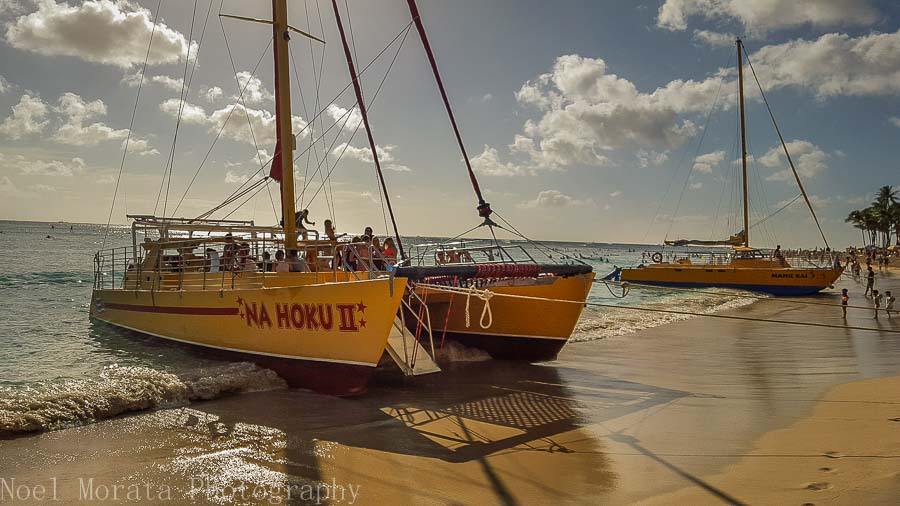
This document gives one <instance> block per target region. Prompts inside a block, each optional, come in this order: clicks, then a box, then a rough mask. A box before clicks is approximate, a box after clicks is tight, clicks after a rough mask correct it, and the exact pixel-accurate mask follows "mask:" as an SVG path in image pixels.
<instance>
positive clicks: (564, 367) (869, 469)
mask: <svg viewBox="0 0 900 506" xmlns="http://www.w3.org/2000/svg"><path fill="white" fill-rule="evenodd" d="M898 281H900V279H898V278H897V277H896V276H892V277H887V278H882V279H880V280H879V284H880V285H881V286H879V288H880V289H886V288H887V289H890V288H893V289H898V288H900V282H898ZM842 283H843V284H844V285H845V286H849V287H850V288H851V294H852V296H853V299H852V303H853V304H858V305H865V304H867V303H868V302H867V301H866V300H865V299H863V297H862V296H861V294H862V292H863V287H862V286H861V285H857V284H856V283H855V282H853V281H849V280H845V281H843V282H842ZM839 287H840V286H839ZM816 300H822V301H836V300H837V296H836V295H835V294H834V293H832V294H831V295H823V296H820V297H818V298H817V299H816ZM729 314H735V315H741V316H752V317H759V318H776V319H780V320H793V321H815V322H822V323H831V324H835V325H841V324H842V320H841V317H840V309H839V308H836V307H825V306H811V305H804V304H799V303H796V302H793V301H790V300H784V299H781V300H779V301H761V302H758V303H754V304H752V305H750V306H745V307H743V308H739V309H735V310H731V311H729ZM871 316H872V315H871V312H870V311H862V310H851V312H850V317H849V319H848V324H850V325H855V326H860V327H872V328H881V329H893V330H900V317H897V316H895V318H894V319H893V320H892V321H891V320H888V319H887V318H885V317H884V316H882V318H881V319H879V320H877V321H876V320H873V319H872V317H871ZM898 374H900V334H896V333H889V332H870V331H862V330H847V329H840V328H834V329H822V328H811V327H799V326H787V325H774V324H770V323H763V322H748V321H733V320H721V319H711V318H694V319H691V320H687V321H681V322H676V323H672V324H669V325H665V326H662V327H658V328H653V329H646V330H642V331H640V332H638V333H634V334H629V335H624V336H619V337H615V338H608V339H604V340H600V341H593V342H582V343H572V344H570V345H568V346H567V347H566V348H565V349H564V350H563V353H562V354H561V355H560V358H559V360H558V361H556V362H554V363H551V364H544V365H525V364H513V363H502V362H476V363H468V364H458V365H457V366H455V367H453V368H452V370H450V371H448V372H447V373H445V374H441V375H437V376H431V377H423V378H418V379H417V380H416V381H411V382H407V383H406V384H403V382H399V381H397V380H396V379H392V378H383V382H382V383H381V384H379V385H377V386H376V387H374V388H373V389H372V390H371V391H370V393H369V394H368V395H366V396H365V397H362V398H358V399H335V398H330V397H324V396H320V395H316V394H312V393H309V392H303V391H291V390H279V391H270V392H260V393H250V394H242V395H235V396H231V397H226V398H222V399H218V400H214V401H208V402H197V403H193V404H191V405H189V406H186V407H180V408H173V409H165V410H157V411H153V412H149V413H139V414H135V415H131V416H126V417H119V418H114V419H111V420H106V421H102V422H99V423H96V424H92V425H89V426H83V427H75V428H71V429H66V430H60V431H55V432H49V433H45V434H39V435H33V436H27V437H20V438H16V439H11V440H7V441H0V478H5V479H6V480H7V482H9V480H11V479H13V478H15V480H16V482H15V484H16V485H17V486H19V490H22V491H24V490H25V489H22V488H21V486H26V487H31V489H32V490H33V487H34V486H35V485H43V486H45V488H47V489H48V491H52V492H54V493H55V496H54V498H56V499H58V500H60V501H72V500H75V499H79V498H82V499H84V498H86V497H85V495H84V494H85V493H91V492H92V491H93V493H94V494H95V495H94V496H93V499H94V500H98V499H99V494H104V493H105V494H107V495H109V496H110V497H111V494H112V493H114V492H116V493H117V494H118V498H119V499H127V498H128V497H127V494H129V493H132V495H131V496H130V497H131V498H137V499H144V500H154V502H160V500H163V501H164V500H166V499H169V498H171V500H172V501H173V503H183V502H188V501H191V500H193V501H195V502H197V503H201V504H202V503H219V504H225V503H238V504H278V503H281V502H284V503H296V504H308V503H316V502H317V500H319V499H323V500H324V499H325V498H326V495H327V497H328V502H330V503H332V504H349V503H353V504H379V503H384V502H387V501H391V502H403V503H408V502H415V503H422V504H598V503H603V504H629V503H634V502H639V501H648V502H651V503H654V504H657V503H660V504H667V503H676V504H684V503H689V504H706V503H709V504H717V503H726V504H728V503H731V504H743V503H796V504H802V503H815V504H824V503H833V504H851V503H852V504H860V503H877V502H880V501H881V500H883V499H884V498H887V497H897V494H898V493H900V492H898V489H897V486H898V483H900V480H898V476H897V472H898V471H897V470H898V469H900V467H898V464H900V462H898V461H900V458H898V455H900V444H898V429H900V422H897V421H895V420H891V419H893V418H897V417H900V398H898V397H900V394H898V391H900V388H898V387H900V380H898V379H896V378H894V379H875V380H869V378H882V377H890V376H896V375H898ZM829 452H834V453H829ZM826 467H827V468H829V469H828V470H827V471H826V470H824V468H826ZM54 478H55V479H56V481H55V482H54V481H52V480H53V479H54ZM91 478H93V482H88V480H89V479H91ZM79 480H81V481H79ZM54 485H55V488H52V487H53V486H54ZM242 487H243V488H242ZM254 494H255V495H254ZM288 494H290V498H289V499H288V497H287V496H288ZM3 502H6V501H3ZM43 502H47V501H46V500H45V501H43ZM320 502H324V501H320Z"/></svg>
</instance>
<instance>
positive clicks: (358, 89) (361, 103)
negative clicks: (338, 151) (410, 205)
mask: <svg viewBox="0 0 900 506" xmlns="http://www.w3.org/2000/svg"><path fill="white" fill-rule="evenodd" d="M331 6H332V7H333V8H334V18H335V21H337V25H338V31H339V32H340V34H341V43H342V44H343V46H344V56H345V57H346V58H347V68H348V69H349V70H350V79H352V80H353V91H354V92H355V93H356V104H357V107H359V114H360V116H362V120H363V125H365V127H366V137H368V139H369V148H370V149H371V150H372V159H373V160H374V161H375V172H376V173H377V174H378V180H379V181H380V182H381V190H382V192H383V194H384V201H385V203H387V210H388V214H389V215H390V216H391V224H392V225H393V227H394V236H395V237H396V238H397V251H398V252H399V253H400V259H401V260H405V259H406V253H405V252H404V251H403V242H401V241H400V231H399V230H398V229H397V219H396V218H395V217H394V208H393V206H391V196H390V195H389V194H388V189H387V185H386V184H385V183H384V172H382V170H381V160H379V158H378V149H377V148H376V145H375V138H374V137H373V136H372V127H371V125H370V124H369V113H368V111H367V110H366V102H365V100H363V94H362V86H361V85H360V83H359V75H358V74H357V73H356V66H355V65H354V64H353V55H352V53H351V52H350V45H349V44H348V43H347V34H346V33H344V24H343V23H342V22H341V11H340V9H338V4H337V0H331ZM348 16H349V11H348Z"/></svg>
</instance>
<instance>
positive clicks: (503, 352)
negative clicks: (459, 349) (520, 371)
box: [435, 331, 568, 362]
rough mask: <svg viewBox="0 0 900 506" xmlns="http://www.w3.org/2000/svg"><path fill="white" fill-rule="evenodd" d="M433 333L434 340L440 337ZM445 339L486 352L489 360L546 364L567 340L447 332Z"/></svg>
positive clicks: (553, 358)
mask: <svg viewBox="0 0 900 506" xmlns="http://www.w3.org/2000/svg"><path fill="white" fill-rule="evenodd" d="M440 335H441V334H440V332H436V333H435V339H438V338H439V337H440ZM447 339H450V340H453V341H456V342H458V343H460V344H462V345H463V346H466V347H469V348H476V349H479V350H482V351H484V352H486V353H487V354H488V355H490V356H491V358H494V359H498V360H518V361H522V362H547V361H550V360H556V357H557V355H559V352H560V350H562V348H563V346H565V345H566V342H567V341H568V340H567V339H552V338H544V337H518V336H504V335H497V334H468V333H461V332H449V331H448V332H447Z"/></svg>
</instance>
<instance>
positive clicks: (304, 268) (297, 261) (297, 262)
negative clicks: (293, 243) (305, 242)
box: [287, 249, 309, 272]
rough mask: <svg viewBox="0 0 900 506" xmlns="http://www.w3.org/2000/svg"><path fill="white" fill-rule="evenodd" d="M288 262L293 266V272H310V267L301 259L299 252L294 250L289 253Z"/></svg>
mask: <svg viewBox="0 0 900 506" xmlns="http://www.w3.org/2000/svg"><path fill="white" fill-rule="evenodd" d="M287 261H288V265H290V266H291V272H309V265H306V260H303V259H302V258H300V255H299V254H298V253H297V250H295V249H292V250H290V251H289V252H288V260H287Z"/></svg>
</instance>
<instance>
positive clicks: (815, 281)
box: [613, 39, 843, 295]
mask: <svg viewBox="0 0 900 506" xmlns="http://www.w3.org/2000/svg"><path fill="white" fill-rule="evenodd" d="M736 44H737V61H738V65H737V67H738V97H739V103H740V107H739V110H740V122H741V168H742V176H743V192H742V194H743V219H744V220H743V221H744V227H743V230H741V231H740V232H739V233H737V234H735V235H733V236H731V237H730V238H728V239H726V240H722V241H694V240H677V241H665V245H667V246H691V245H698V246H729V247H731V251H730V252H729V253H724V254H722V253H719V254H717V253H709V257H710V258H709V259H708V260H707V261H704V262H702V263H694V260H693V258H692V257H695V256H696V255H689V254H681V255H679V254H677V253H675V254H672V253H670V254H669V258H668V259H666V261H663V252H661V251H656V252H651V253H650V254H649V256H650V259H651V260H652V263H650V264H646V265H645V264H641V265H638V266H637V267H631V268H625V269H617V271H616V272H614V273H613V277H614V278H617V279H619V280H621V281H625V282H629V283H638V284H646V285H656V286H673V287H688V288H704V287H720V288H737V289H742V290H750V291H757V292H764V293H769V294H772V295H810V294H813V293H817V292H819V291H821V290H824V289H825V288H828V287H831V286H832V285H833V284H834V282H835V281H837V279H838V278H839V277H840V275H841V273H842V272H843V268H842V267H841V266H840V264H839V262H838V261H835V260H833V259H831V258H829V264H828V265H826V266H815V265H813V266H810V267H792V266H791V265H790V264H788V262H787V261H786V260H785V259H784V257H783V256H782V255H781V252H780V250H779V249H776V250H775V251H773V252H772V253H766V252H764V251H762V250H759V249H755V248H751V247H750V240H749V232H750V229H751V228H752V227H751V225H750V209H749V200H748V191H747V185H748V178H747V134H746V124H745V119H744V116H745V113H744V71H743V68H744V65H743V57H742V53H743V43H742V42H741V40H740V39H738V40H737V41H736ZM748 62H749V60H748ZM750 68H751V69H752V65H751V67H750ZM754 76H755V73H754ZM757 84H759V81H757ZM759 91H760V94H761V95H762V97H763V100H764V101H765V93H763V91H762V86H760V87H759ZM765 103H766V107H767V108H768V102H767V101H765ZM769 112H770V116H771V117H772V121H773V123H774V124H775V131H776V132H777V133H778V137H779V139H780V140H781V145H782V148H783V149H784V154H785V157H786V158H787V161H788V164H789V165H790V168H791V171H792V172H793V174H794V179H795V180H796V182H797V185H798V186H799V188H800V193H801V195H802V196H803V197H804V199H805V201H806V204H807V207H808V208H809V211H810V213H812V216H813V219H814V220H815V222H816V226H817V227H818V229H819V232H820V233H821V234H822V239H823V240H824V241H825V245H826V247H827V245H828V241H827V240H825V234H824V232H822V228H821V226H819V220H818V218H817V217H816V213H815V210H813V207H812V203H811V202H810V200H809V197H808V196H807V194H806V190H805V189H804V188H803V183H802V181H801V180H800V176H799V175H798V174H797V170H796V168H795V167H794V162H793V160H792V159H791V154H790V153H789V152H788V149H787V145H786V144H785V142H784V139H783V138H782V136H781V131H780V130H779V128H778V124H777V123H775V116H774V114H771V110H770V111H769ZM798 198H799V196H798ZM795 200H796V199H795ZM791 202H793V201H791ZM788 205H790V203H789V204H788ZM785 207H786V206H785ZM782 209H783V208H782ZM776 213H777V211H776ZM776 213H773V214H772V215H770V216H769V217H767V218H765V219H768V218H770V217H772V216H774V214H776ZM765 219H764V220H762V221H765ZM779 248H780V247H779ZM645 256H646V254H645Z"/></svg>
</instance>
